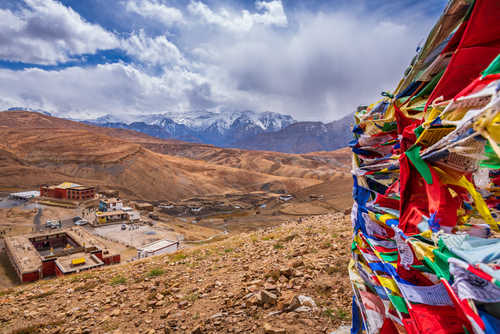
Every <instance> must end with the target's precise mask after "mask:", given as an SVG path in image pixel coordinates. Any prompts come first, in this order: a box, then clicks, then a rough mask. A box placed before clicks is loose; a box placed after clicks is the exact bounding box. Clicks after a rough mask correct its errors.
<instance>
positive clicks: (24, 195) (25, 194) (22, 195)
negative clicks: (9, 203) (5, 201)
mask: <svg viewBox="0 0 500 334" xmlns="http://www.w3.org/2000/svg"><path fill="white" fill-rule="evenodd" d="M35 197H40V192H39V191H36V190H34V191H22V192H19V193H12V194H9V198H12V199H17V200H23V201H27V200H29V199H32V198H35Z"/></svg>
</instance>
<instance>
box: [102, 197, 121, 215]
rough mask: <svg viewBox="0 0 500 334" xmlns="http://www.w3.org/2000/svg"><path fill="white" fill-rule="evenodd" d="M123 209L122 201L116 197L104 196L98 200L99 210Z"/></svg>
mask: <svg viewBox="0 0 500 334" xmlns="http://www.w3.org/2000/svg"><path fill="white" fill-rule="evenodd" d="M122 209H123V202H122V201H121V200H119V199H118V198H104V199H101V200H100V201H99V211H102V212H106V211H119V210H122Z"/></svg>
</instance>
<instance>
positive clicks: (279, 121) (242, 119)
mask: <svg viewBox="0 0 500 334" xmlns="http://www.w3.org/2000/svg"><path fill="white" fill-rule="evenodd" d="M84 122H86V123H90V124H95V125H100V126H106V127H113V128H125V129H131V130H136V131H140V132H143V133H146V134H148V135H151V136H155V137H159V138H164V139H169V138H173V139H180V140H185V141H190V142H200V143H205V144H213V145H217V146H225V147H228V146H233V144H234V143H235V142H237V141H241V140H244V139H246V138H249V137H252V136H256V135H258V134H260V133H266V132H273V131H278V130H281V129H283V128H285V127H287V126H288V125H290V124H293V123H295V122H296V120H294V119H293V117H292V116H289V115H282V114H279V113H273V112H260V113H259V112H255V111H221V112H211V111H189V112H166V113H161V114H150V115H135V116H133V115H127V116H126V118H125V117H118V116H115V115H111V114H107V115H103V116H100V117H98V118H95V119H91V120H84Z"/></svg>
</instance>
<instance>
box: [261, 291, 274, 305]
mask: <svg viewBox="0 0 500 334" xmlns="http://www.w3.org/2000/svg"><path fill="white" fill-rule="evenodd" d="M260 296H261V297H260V299H261V300H262V302H263V303H264V304H269V305H276V301H277V300H278V297H277V296H276V295H275V294H274V293H271V292H268V291H266V290H262V291H261V292H260Z"/></svg>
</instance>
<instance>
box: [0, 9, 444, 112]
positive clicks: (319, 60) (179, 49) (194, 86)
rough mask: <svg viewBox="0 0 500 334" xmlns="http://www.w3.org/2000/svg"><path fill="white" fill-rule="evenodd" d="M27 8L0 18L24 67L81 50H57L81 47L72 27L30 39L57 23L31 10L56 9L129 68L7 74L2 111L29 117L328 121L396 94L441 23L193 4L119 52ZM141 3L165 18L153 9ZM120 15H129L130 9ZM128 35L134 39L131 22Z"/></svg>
mask: <svg viewBox="0 0 500 334" xmlns="http://www.w3.org/2000/svg"><path fill="white" fill-rule="evenodd" d="M29 3H30V4H31V5H30V7H29V8H28V9H26V10H24V11H21V12H16V13H14V12H11V11H8V10H2V9H0V17H1V18H2V19H3V20H0V28H2V27H3V28H4V29H0V43H1V45H2V48H0V54H1V53H2V52H4V53H6V52H10V53H15V54H18V56H17V57H21V56H22V57H24V58H23V59H28V58H29V59H33V58H34V57H41V56H42V55H43V57H41V58H40V59H42V60H43V61H45V62H48V60H47V59H51V61H52V62H54V61H60V60H58V59H66V58H67V57H68V56H69V55H72V54H74V53H73V52H76V51H73V50H78V48H76V47H72V48H69V47H68V50H71V51H68V50H66V49H63V51H61V49H60V46H59V41H63V42H62V45H72V44H71V43H69V42H66V41H68V40H73V39H75V37H74V36H76V35H78V32H79V31H80V30H78V29H76V27H72V28H71V29H69V28H64V27H65V26H64V25H56V26H55V27H56V28H53V30H50V29H48V28H47V29H45V30H44V29H37V31H38V33H37V34H35V32H34V31H33V30H29V29H28V28H26V25H27V23H26V22H27V21H29V20H28V18H27V17H28V16H29V15H28V14H26V11H27V12H29V13H34V12H35V11H36V12H37V13H40V14H38V15H39V16H47V17H48V18H45V17H44V18H43V19H42V21H43V22H46V21H47V20H49V17H51V15H55V11H51V12H50V13H46V14H43V15H42V14H41V13H42V11H41V10H39V9H34V8H35V7H36V8H38V7H40V6H41V7H43V6H44V5H42V4H45V3H50V4H52V5H54V4H56V5H57V8H62V9H63V10H66V11H69V12H72V13H73V14H72V15H76V16H77V17H78V18H79V20H81V22H83V23H82V24H84V25H85V26H90V27H93V29H97V30H99V29H101V31H102V32H103V33H104V34H105V35H106V36H107V34H109V35H110V36H111V40H112V42H109V43H108V44H110V45H113V47H117V48H120V49H122V50H124V51H125V52H126V53H127V55H128V56H129V57H130V58H131V60H130V61H129V60H128V59H127V60H124V61H122V62H118V63H114V64H102V65H97V66H91V65H87V66H84V67H77V66H75V67H71V68H65V69H59V70H53V71H47V70H41V69H24V70H19V71H13V70H8V69H0V92H2V100H0V107H10V106H27V107H32V108H41V109H46V110H48V111H51V112H55V113H56V114H57V113H59V114H60V115H63V114H69V115H72V116H73V117H83V116H78V115H79V113H80V114H81V113H83V114H89V115H90V114H94V115H99V114H106V113H115V114H123V113H130V114H138V113H157V112H164V111H178V112H182V111H189V110H193V109H210V110H230V111H231V110H232V111H237V110H245V109H250V110H255V111H266V110H269V111H275V112H281V113H285V114H291V115H292V116H294V117H295V118H296V119H299V120H320V121H331V120H334V119H337V118H340V117H342V116H343V115H345V114H347V113H350V112H352V111H353V110H354V109H355V107H356V106H357V105H359V104H365V103H371V102H373V101H374V100H376V99H377V98H378V96H379V93H380V91H382V90H390V89H393V88H394V87H395V86H396V84H397V80H398V79H399V78H400V77H401V75H402V72H403V71H404V69H405V67H406V66H407V65H408V63H409V61H410V59H411V58H412V56H413V54H414V51H415V47H416V45H417V44H418V42H420V41H422V39H423V38H424V37H425V32H426V31H428V30H429V28H430V26H431V23H432V22H433V21H434V19H435V18H433V17H428V16H426V15H427V14H425V13H423V12H422V10H421V9H419V8H420V7H419V8H415V7H408V9H406V10H403V11H401V10H399V11H398V13H399V14H398V16H396V15H392V16H390V15H388V14H387V13H390V12H392V11H394V10H395V9H394V8H393V7H384V5H381V6H378V7H377V10H376V11H371V10H368V9H367V8H365V7H363V6H362V5H359V4H358V5H357V7H356V8H354V9H353V7H341V8H330V7H322V9H321V10H314V9H306V10H304V9H303V8H302V7H301V8H299V9H293V8H292V9H291V8H287V15H285V11H284V9H283V4H282V3H281V1H257V2H256V3H255V4H254V5H255V10H256V12H249V11H246V10H237V9H235V8H230V7H227V8H226V9H221V7H217V6H216V5H213V2H210V4H211V6H210V7H209V6H208V5H206V4H204V3H202V2H198V1H191V2H190V3H189V4H188V5H187V8H183V10H184V12H183V13H184V16H183V23H182V24H180V25H175V27H164V28H162V29H165V30H166V32H161V31H160V32H158V31H157V30H156V28H157V26H155V28H154V29H148V28H150V27H148V26H147V24H144V22H143V21H144V20H141V21H140V22H141V24H142V25H140V26H139V27H137V28H138V29H137V30H136V31H133V32H132V33H130V32H121V33H120V32H118V33H119V34H120V36H122V38H121V39H120V40H117V39H116V37H114V35H113V34H110V33H108V32H106V31H105V30H103V29H102V28H100V27H99V26H97V25H91V24H88V23H86V22H85V21H83V19H81V18H80V17H79V15H78V14H77V13H75V12H73V11H72V10H71V9H68V8H67V7H64V6H62V5H61V4H59V3H55V2H53V1H50V2H43V3H42V2H41V1H37V2H36V3H37V4H38V7H37V6H35V5H33V4H34V3H35V2H34V0H30V1H29ZM129 3H130V2H129ZM134 3H135V4H136V5H137V6H145V5H144V3H148V4H149V3H151V4H155V5H158V6H165V5H163V4H161V3H160V2H152V0H146V1H139V0H134ZM349 3H350V2H349ZM346 6H347V2H346ZM120 8H121V9H122V10H123V11H124V12H123V13H125V14H126V9H125V7H124V6H120ZM137 8H140V7H137ZM180 10H181V9H179V11H180ZM123 13H122V14H123ZM410 13H411V15H410ZM151 15H152V14H151ZM181 15H182V14H181ZM59 16H60V15H59ZM132 16H135V15H132ZM200 18H202V19H201V20H200ZM137 19H140V18H137V17H136V20H137ZM131 26H132V27H133V28H134V29H136V26H135V23H134V22H131ZM277 26H278V27H281V28H279V29H276V27H277ZM5 27H7V28H8V29H10V31H22V32H23V34H24V35H23V36H28V37H26V39H24V40H23V39H20V40H19V41H16V43H18V44H16V45H18V46H20V48H19V50H17V49H15V48H13V47H12V45H13V44H12V43H14V42H12V40H13V39H12V38H10V37H9V36H8V35H7V34H5V33H4V31H5V29H7V28H5ZM47 27H50V26H47ZM214 27H215V28H214ZM75 29H76V32H75ZM89 29H90V28H89ZM28 32H30V33H29V34H28ZM89 35H90V33H89ZM78 36H79V35H78ZM103 36H104V35H103ZM123 36H126V37H123ZM167 36H168V37H167ZM84 37H85V36H83V37H81V40H84ZM85 38H90V37H85ZM5 41H7V42H5ZM20 43H27V45H28V46H27V47H24V45H21V44H20ZM65 43H66V44H65ZM76 44H78V43H76ZM96 44H98V43H96ZM104 44H106V43H104ZM4 45H6V47H4ZM39 49H43V50H53V51H54V55H53V56H52V57H48V56H47V55H46V54H44V53H43V52H42V51H39ZM13 50H17V51H16V52H14V51H13ZM64 50H66V51H64ZM58 57H60V58H58ZM40 59H38V61H42V60H40ZM127 62H128V63H127Z"/></svg>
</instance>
